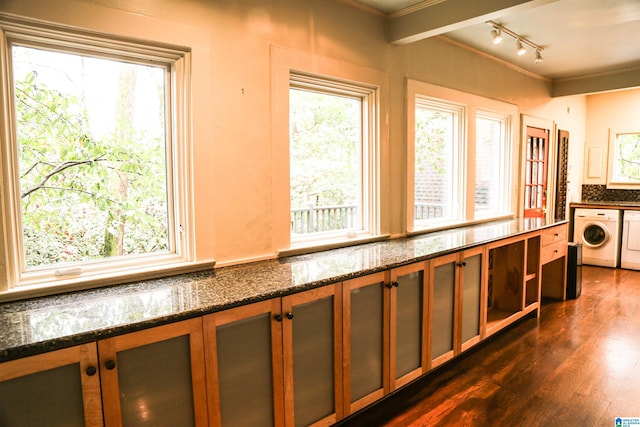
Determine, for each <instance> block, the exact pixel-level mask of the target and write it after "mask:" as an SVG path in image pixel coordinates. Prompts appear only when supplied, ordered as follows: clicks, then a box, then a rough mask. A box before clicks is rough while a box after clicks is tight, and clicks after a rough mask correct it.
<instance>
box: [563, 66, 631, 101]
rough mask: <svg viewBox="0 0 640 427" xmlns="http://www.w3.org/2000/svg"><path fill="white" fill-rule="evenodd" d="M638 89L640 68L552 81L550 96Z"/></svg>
mask: <svg viewBox="0 0 640 427" xmlns="http://www.w3.org/2000/svg"><path fill="white" fill-rule="evenodd" d="M638 87H640V68H629V69H626V70H620V71H612V72H609V73H601V74H595V75H591V76H584V77H574V78H568V79H557V80H554V81H553V83H552V86H551V96H552V97H558V96H568V95H588V94H590V93H598V92H608V91H612V90H622V89H629V88H638Z"/></svg>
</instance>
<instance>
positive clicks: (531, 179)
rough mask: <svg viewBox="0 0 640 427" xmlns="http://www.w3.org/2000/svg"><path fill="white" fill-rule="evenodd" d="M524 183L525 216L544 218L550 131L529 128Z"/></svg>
mask: <svg viewBox="0 0 640 427" xmlns="http://www.w3.org/2000/svg"><path fill="white" fill-rule="evenodd" d="M526 144H527V146H526V150H525V153H526V158H525V164H524V167H525V183H524V216H525V217H528V218H544V216H545V214H546V213H547V171H548V162H549V144H550V141H549V131H548V130H547V129H540V128H535V127H531V126H527V142H526Z"/></svg>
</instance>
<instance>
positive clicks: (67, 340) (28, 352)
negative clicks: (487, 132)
mask: <svg viewBox="0 0 640 427" xmlns="http://www.w3.org/2000/svg"><path fill="white" fill-rule="evenodd" d="M568 222H569V221H568V220H555V221H551V222H549V223H545V224H543V225H540V226H536V227H533V228H530V229H524V230H520V231H517V232H512V233H509V234H508V235H502V236H499V237H492V238H487V239H479V240H477V241H474V242H473V243H470V244H462V245H457V246H455V247H451V248H449V249H446V250H441V251H436V252H432V253H429V254H426V255H423V256H418V257H408V258H404V259H402V260H401V261H397V262H392V263H388V264H381V265H378V266H376V267H375V268H368V269H363V270H358V271H355V272H351V273H348V274H338V275H335V276H332V277H328V278H324V279H322V280H315V281H310V282H306V283H301V284H297V285H294V286H289V287H287V288H283V289H279V290H277V291H272V292H262V293H260V292H258V293H253V294H250V295H247V296H246V297H245V298H240V299H237V300H234V301H230V302H227V303H224V304H210V305H207V306H206V307H201V308H197V309H187V310H184V311H180V312H178V313H172V314H169V315H166V316H158V317H153V318H149V319H144V320H137V321H132V322H130V323H126V324H119V325H114V326H111V327H106V328H97V329H92V330H88V331H83V332H80V333H76V334H70V335H65V336H59V337H56V338H51V339H46V340H42V341H38V342H33V343H28V344H22V345H17V346H12V347H6V348H0V363H2V362H6V361H10V360H15V359H20V358H23V357H28V356H33V355H37V354H41V353H46V352H48V351H53V350H59V349H63V348H67V347H72V346H76V345H82V344H86V343H90V342H95V341H97V340H100V339H106V338H110V337H114V336H118V335H123V334H126V333H131V332H137V331H140V330H144V329H148V328H152V327H156V326H162V325H165V324H169V323H174V322H179V321H182V320H187V319H191V318H196V317H201V316H205V315H208V314H212V313H216V312H219V311H223V310H227V309H231V308H234V307H239V306H243V305H248V304H251V303H255V302H259V301H264V300H268V299H271V298H278V297H284V296H287V295H291V294H295V293H299V292H303V291H306V290H309V289H314V288H319V287H322V286H326V285H330V284H333V283H339V282H342V281H345V280H350V279H354V278H357V277H362V276H367V275H370V274H374V273H377V272H380V271H386V270H390V269H393V268H397V267H402V266H404V265H409V264H413V263H416V262H423V261H427V260H429V259H432V258H437V257H440V256H443V255H447V254H450V253H454V252H459V251H462V250H466V249H470V248H473V247H477V246H481V245H485V244H488V243H491V242H495V241H499V240H503V239H507V238H512V237H517V236H520V235H524V234H528V233H532V232H536V231H540V230H544V229H546V228H550V227H554V226H557V225H561V224H565V223H568ZM476 227H479V226H478V225H474V226H469V227H463V228H468V229H473V228H476ZM453 231H454V230H450V232H453ZM458 231H459V230H458ZM446 233H447V231H438V232H435V233H433V234H434V235H436V234H446ZM425 236H427V237H428V236H429V233H427V234H423V235H415V236H410V237H402V238H400V239H413V240H420V239H421V238H425ZM394 240H396V239H391V240H384V241H380V242H374V243H366V244H363V245H388V244H390V243H392V242H393V241H394ZM333 251H336V249H330V250H328V251H327V252H333ZM309 256H310V257H313V254H312V255H309ZM309 256H307V257H309ZM287 258H289V259H293V258H299V257H298V256H293V257H287ZM283 261H285V262H286V259H280V260H269V261H260V262H256V263H248V264H243V265H236V266H228V267H221V268H220V269H218V271H224V270H225V269H230V268H235V269H242V270H249V269H251V268H252V267H253V266H255V265H256V264H260V263H263V262H283ZM157 280H159V279H157ZM147 282H153V279H152V280H150V281H147ZM129 285H135V283H133V284H129ZM120 286H124V284H123V285H120ZM80 292H82V291H80ZM3 304H4V303H3ZM3 304H0V308H1V307H2V305H3Z"/></svg>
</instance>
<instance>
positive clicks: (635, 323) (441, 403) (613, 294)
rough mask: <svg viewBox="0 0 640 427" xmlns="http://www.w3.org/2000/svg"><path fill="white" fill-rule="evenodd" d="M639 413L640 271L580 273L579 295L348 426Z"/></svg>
mask: <svg viewBox="0 0 640 427" xmlns="http://www.w3.org/2000/svg"><path fill="white" fill-rule="evenodd" d="M616 417H640V271H630V270H619V269H611V268H603V267H593V266H583V267H582V295H581V296H580V297H579V298H578V299H576V300H568V301H566V302H557V301H554V302H545V304H544V305H543V307H542V310H541V316H540V318H539V319H537V318H534V317H530V318H527V319H524V320H523V321H521V322H519V323H518V324H517V325H515V326H514V327H512V328H510V329H509V330H507V331H503V332H501V333H498V334H497V336H494V337H492V338H491V339H489V340H487V342H484V343H482V344H480V345H479V346H477V347H476V348H475V349H472V350H470V352H469V353H467V354H464V355H462V356H460V357H459V358H458V359H456V360H453V361H452V362H450V363H449V364H447V365H445V366H444V367H443V368H440V369H438V370H436V371H434V372H432V373H430V374H429V375H427V376H426V377H424V378H422V379H420V380H418V381H417V382H414V383H412V384H410V385H409V386H407V387H406V388H405V389H402V390H400V391H398V392H396V393H395V394H392V395H390V396H388V397H387V398H386V399H384V400H383V401H382V402H380V403H379V404H376V405H374V406H372V407H371V408H368V409H366V410H364V411H362V412H360V413H357V414H354V415H352V416H351V417H350V418H347V419H346V420H343V421H342V422H341V423H339V425H341V426H403V427H404V426H414V427H417V426H527V427H529V426H614V425H615V423H614V419H615V418H616Z"/></svg>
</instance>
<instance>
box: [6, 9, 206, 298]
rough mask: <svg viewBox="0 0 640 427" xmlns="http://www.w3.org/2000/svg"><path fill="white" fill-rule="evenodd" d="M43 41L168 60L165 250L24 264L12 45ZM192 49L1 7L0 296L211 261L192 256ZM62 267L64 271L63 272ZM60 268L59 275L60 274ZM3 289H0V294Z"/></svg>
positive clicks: (49, 45) (125, 57)
mask: <svg viewBox="0 0 640 427" xmlns="http://www.w3.org/2000/svg"><path fill="white" fill-rule="evenodd" d="M13 44H15V45H20V46H27V47H35V48H45V49H49V50H58V51H62V52H69V53H82V54H85V55H92V56H96V57H104V58H108V59H116V60H121V61H128V62H134V63H140V64H155V65H158V64H161V65H163V66H165V67H167V70H168V73H167V88H168V89H169V90H167V95H166V106H167V107H166V108H167V112H166V114H167V119H166V128H167V136H166V139H167V141H166V144H167V151H166V153H167V154H166V155H167V162H168V163H170V164H171V167H170V170H169V171H168V176H167V186H168V189H167V192H168V194H169V196H168V211H169V222H170V231H169V235H170V241H171V242H170V250H169V252H168V253H164V254H158V255H154V254H145V255H132V256H128V257H121V258H119V259H114V260H111V259H102V260H97V261H95V262H86V263H78V264H77V267H80V268H75V267H76V265H74V266H72V267H70V269H69V270H68V271H67V270H62V271H60V270H59V271H58V274H57V275H56V272H55V270H56V268H55V266H54V267H53V268H48V269H34V270H33V271H28V272H27V271H26V268H25V262H24V256H23V255H22V254H23V250H22V233H21V231H20V230H21V224H20V216H21V215H20V211H21V207H20V199H19V180H18V179H17V170H18V161H17V141H16V129H15V125H14V123H15V112H14V105H13V101H14V93H13V77H12V64H11V46H12V45H13ZM190 63H191V53H190V50H189V49H187V48H180V47H176V46H167V45H160V44H155V43H143V42H140V41H133V40H127V39H122V38H117V37H114V36H110V35H104V34H98V33H94V32H87V31H82V30H77V29H72V28H69V27H62V26H57V25H53V24H45V23H42V22H40V21H37V22H35V21H31V20H28V19H23V18H16V17H13V16H8V15H2V14H0V67H1V71H2V76H3V77H2V82H1V85H2V86H1V87H2V90H1V91H0V96H1V99H0V101H1V102H0V109H1V110H0V112H1V113H2V114H1V115H0V121H1V123H2V128H3V129H4V131H3V132H2V134H1V135H0V137H1V138H2V141H3V143H2V149H1V159H0V160H1V162H2V168H3V176H2V179H3V184H2V187H1V188H0V190H1V191H2V221H1V225H0V227H1V228H2V231H4V233H3V235H2V248H0V256H1V257H2V258H1V259H0V300H1V299H13V298H14V296H12V295H8V296H7V295H6V294H25V295H26V296H31V295H41V294H47V293H56V292H62V291H67V290H74V289H82V288H89V287H95V286H100V285H108V284H113V283H121V282H123V281H127V280H138V279H147V278H152V277H158V276H162V275H166V274H168V273H177V272H184V271H192V270H197V269H202V268H205V266H204V264H206V265H207V266H209V265H211V266H212V265H213V262H212V261H207V262H204V263H201V264H203V265H200V266H197V265H196V264H198V263H196V262H195V216H194V212H193V182H192V179H193V178H192V176H193V174H192V169H193V165H192V137H191V131H190V130H189V129H190V128H189V123H190V116H191V111H190V105H191V99H190V98H191V95H190V85H191V83H190V74H191V68H190ZM58 268H60V267H58ZM65 272H69V273H70V274H64V273H65ZM60 273H63V274H60ZM3 294H4V295H3Z"/></svg>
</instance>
